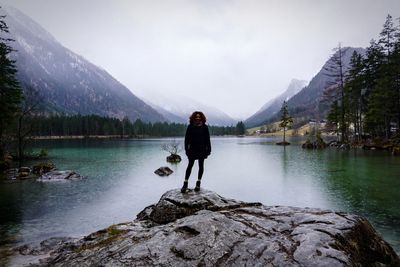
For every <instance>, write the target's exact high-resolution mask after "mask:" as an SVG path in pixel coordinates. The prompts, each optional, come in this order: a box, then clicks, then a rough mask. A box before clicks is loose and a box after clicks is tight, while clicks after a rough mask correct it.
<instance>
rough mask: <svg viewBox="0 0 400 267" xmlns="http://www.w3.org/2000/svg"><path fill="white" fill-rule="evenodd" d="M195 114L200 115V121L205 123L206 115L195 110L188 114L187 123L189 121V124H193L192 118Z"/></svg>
mask: <svg viewBox="0 0 400 267" xmlns="http://www.w3.org/2000/svg"><path fill="white" fill-rule="evenodd" d="M196 115H200V117H201V121H202V122H203V124H204V123H206V121H207V119H206V116H204V114H203V112H201V111H195V112H193V113H192V115H190V117H189V123H190V124H194V118H195V117H196Z"/></svg>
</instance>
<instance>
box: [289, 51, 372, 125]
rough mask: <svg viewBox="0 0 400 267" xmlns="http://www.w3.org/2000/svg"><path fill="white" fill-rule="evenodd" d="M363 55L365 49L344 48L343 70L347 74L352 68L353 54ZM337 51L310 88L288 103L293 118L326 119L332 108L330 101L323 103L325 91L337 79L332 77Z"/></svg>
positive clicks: (312, 81) (306, 88)
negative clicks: (332, 67)
mask: <svg viewBox="0 0 400 267" xmlns="http://www.w3.org/2000/svg"><path fill="white" fill-rule="evenodd" d="M354 51H355V52H357V53H359V54H361V55H364V54H365V49H364V48H353V47H345V48H342V52H343V56H342V62H343V70H344V72H345V73H346V72H347V71H348V70H349V68H350V59H351V56H352V54H353V52H354ZM337 53H339V51H337V52H336V53H335V54H334V55H333V56H332V57H331V58H330V59H329V60H328V61H327V62H326V63H325V64H324V66H323V67H322V68H321V70H320V71H319V72H318V73H317V75H315V76H314V78H312V80H311V81H310V83H309V84H308V86H306V87H304V88H303V89H302V90H301V91H300V92H298V93H297V94H296V95H294V96H293V97H292V98H290V99H289V101H288V107H289V111H290V114H291V116H293V117H297V118H302V120H308V119H311V118H313V119H317V120H321V119H323V118H325V115H326V113H327V112H328V110H329V108H330V102H329V101H322V98H323V93H324V91H325V90H326V89H327V88H328V87H330V86H332V84H334V83H335V78H334V77H332V71H331V70H330V69H331V66H332V65H333V61H334V57H337V56H338V54H337Z"/></svg>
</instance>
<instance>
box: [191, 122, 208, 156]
mask: <svg viewBox="0 0 400 267" xmlns="http://www.w3.org/2000/svg"><path fill="white" fill-rule="evenodd" d="M185 151H186V155H187V156H188V157H189V158H191V159H205V158H207V157H208V155H210V153H211V142H210V132H209V131H208V126H207V125H205V124H203V125H201V126H196V125H192V124H190V125H189V126H188V127H187V129H186V134H185Z"/></svg>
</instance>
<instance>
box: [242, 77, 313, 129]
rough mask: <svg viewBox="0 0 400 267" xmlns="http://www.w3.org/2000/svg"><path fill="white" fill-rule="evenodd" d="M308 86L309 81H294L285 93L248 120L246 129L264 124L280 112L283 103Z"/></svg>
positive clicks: (269, 102)
mask: <svg viewBox="0 0 400 267" xmlns="http://www.w3.org/2000/svg"><path fill="white" fill-rule="evenodd" d="M306 85H307V81H303V80H297V79H292V81H291V82H290V84H289V86H288V88H287V89H286V91H285V92H283V93H282V94H280V95H279V96H277V97H276V98H274V99H271V100H270V101H268V102H267V103H266V104H265V105H264V106H262V107H261V108H260V109H259V110H258V111H257V112H256V113H255V114H254V115H252V116H250V117H249V118H248V119H246V120H245V122H244V124H245V125H246V127H254V126H258V125H261V124H263V123H264V122H265V121H267V120H269V119H270V118H272V117H274V116H275V115H276V114H277V113H278V112H279V111H280V109H281V107H282V103H283V101H287V100H288V99H289V98H291V97H292V96H294V95H295V94H297V93H298V92H299V91H300V90H301V89H302V88H303V87H305V86H306Z"/></svg>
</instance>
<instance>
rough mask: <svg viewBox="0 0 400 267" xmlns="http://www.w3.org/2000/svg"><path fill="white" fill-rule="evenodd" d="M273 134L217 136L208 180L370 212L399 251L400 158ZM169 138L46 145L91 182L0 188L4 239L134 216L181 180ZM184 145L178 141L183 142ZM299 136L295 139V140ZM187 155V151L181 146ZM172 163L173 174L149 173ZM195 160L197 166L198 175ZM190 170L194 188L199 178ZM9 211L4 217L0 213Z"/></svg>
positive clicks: (270, 199) (259, 194)
mask: <svg viewBox="0 0 400 267" xmlns="http://www.w3.org/2000/svg"><path fill="white" fill-rule="evenodd" d="M277 140H278V139H274V138H267V139H266V138H212V140H211V142H212V146H213V152H212V154H211V156H210V157H209V158H208V159H206V161H205V172H204V176H203V182H202V185H203V186H204V188H207V189H211V190H213V191H216V192H218V193H219V194H221V195H223V196H226V197H231V198H237V199H241V200H244V201H258V202H262V203H264V204H265V205H289V206H299V207H318V208H327V209H333V210H340V211H348V212H353V213H357V214H360V215H364V216H366V217H367V218H368V219H369V220H370V221H371V222H372V223H373V224H374V226H375V227H377V229H378V230H379V231H380V232H381V233H382V234H383V235H384V237H385V239H386V240H388V241H390V242H391V244H393V245H394V246H395V247H396V249H397V251H399V249H400V244H399V241H400V232H399V227H398V225H400V214H399V213H400V208H399V207H398V206H397V200H398V199H399V197H400V193H399V192H398V190H396V189H397V188H399V186H400V180H399V179H398V174H399V173H400V167H399V166H400V164H399V163H400V159H399V158H394V157H391V156H389V155H387V154H385V153H379V152H368V151H347V152H346V151H336V150H329V149H328V150H322V151H318V150H316V151H310V150H303V149H301V148H300V146H299V145H290V146H287V147H282V146H277V145H275V142H276V141H277ZM170 141H171V140H168V139H152V140H123V141H110V140H108V141H104V140H100V141H93V140H73V141H60V140H58V141H51V142H43V141H42V142H40V143H38V144H37V146H38V147H40V148H41V147H45V148H47V149H48V150H49V153H50V155H52V156H53V157H54V163H55V164H56V165H57V166H58V167H59V168H60V169H72V170H76V171H78V172H79V173H81V174H82V175H85V176H87V179H84V180H82V181H71V182H65V183H38V182H34V181H24V182H21V183H16V184H4V183H3V184H1V185H0V216H1V217H0V231H1V238H0V239H1V240H0V242H1V243H0V244H1V245H4V244H9V243H12V242H31V241H36V240H42V239H44V238H47V237H50V236H79V235H83V234H87V233H89V232H92V231H95V230H98V229H99V228H103V227H106V226H108V225H110V224H112V223H119V222H122V221H128V220H132V219H134V218H135V215H136V214H137V213H138V212H139V211H141V210H142V209H143V208H144V207H146V206H147V205H149V204H152V203H154V202H156V201H157V200H158V199H159V197H160V196H161V194H162V193H164V192H165V191H166V190H168V189H171V188H178V187H180V186H181V184H182V181H183V177H184V172H185V168H186V165H187V159H186V157H185V156H183V161H182V162H181V163H179V164H173V165H172V164H168V163H167V162H166V160H165V158H166V156H167V155H168V154H167V153H166V152H164V151H162V150H161V145H162V144H163V143H165V142H170ZM178 141H179V142H183V140H182V139H178ZM290 142H291V143H292V144H293V143H296V142H297V143H299V142H300V141H299V139H298V138H297V139H296V140H290ZM182 154H183V153H182ZM160 166H169V167H170V168H171V169H172V170H173V171H174V173H173V174H172V175H170V176H169V177H158V176H157V175H155V174H154V173H153V172H154V170H155V169H157V168H158V167H160ZM197 168H198V166H197V165H195V166H194V167H193V173H197V171H198V169H197ZM194 177H195V176H192V177H191V180H190V181H189V187H194V184H195V181H196V179H195V178H194ZM4 214H6V215H4Z"/></svg>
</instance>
